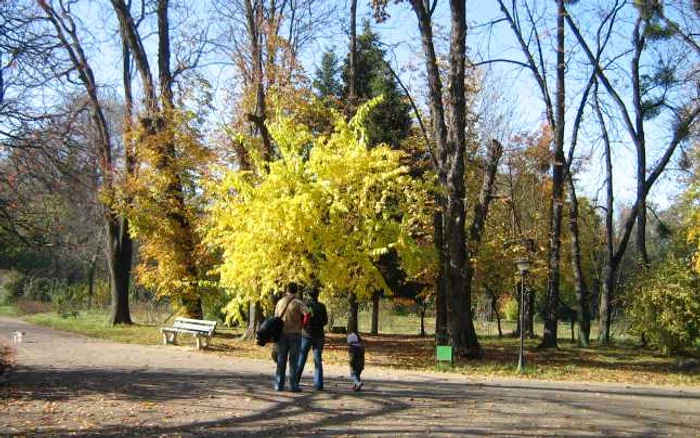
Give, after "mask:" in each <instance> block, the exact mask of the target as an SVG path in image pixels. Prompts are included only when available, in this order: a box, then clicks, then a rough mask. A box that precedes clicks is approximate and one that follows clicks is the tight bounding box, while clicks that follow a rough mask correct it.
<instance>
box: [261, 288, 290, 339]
mask: <svg viewBox="0 0 700 438" xmlns="http://www.w3.org/2000/svg"><path fill="white" fill-rule="evenodd" d="M293 300H294V298H292V299H291V300H289V301H287V304H285V306H284V310H282V314H281V315H280V316H271V317H269V318H267V319H266V320H264V321H263V322H262V323H261V324H260V327H258V331H256V332H255V342H256V343H257V344H258V345H260V346H261V347H262V346H264V345H265V344H267V343H268V342H270V341H272V342H277V341H279V340H280V336H281V335H282V329H283V328H284V321H283V320H282V317H283V316H284V314H285V312H286V311H287V307H288V306H289V303H291V302H292V301H293Z"/></svg>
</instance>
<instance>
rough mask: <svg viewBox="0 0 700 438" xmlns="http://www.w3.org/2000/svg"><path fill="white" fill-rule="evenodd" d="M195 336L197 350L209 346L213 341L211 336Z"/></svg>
mask: <svg viewBox="0 0 700 438" xmlns="http://www.w3.org/2000/svg"><path fill="white" fill-rule="evenodd" d="M194 337H195V338H196V339H197V350H202V349H204V348H207V347H208V346H209V343H210V342H211V336H204V335H195V336H194Z"/></svg>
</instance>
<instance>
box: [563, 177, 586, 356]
mask: <svg viewBox="0 0 700 438" xmlns="http://www.w3.org/2000/svg"><path fill="white" fill-rule="evenodd" d="M566 181H567V185H568V187H569V203H570V205H569V230H570V231H571V256H572V257H571V264H572V268H573V271H574V289H575V292H576V317H577V319H578V327H579V333H578V344H579V346H582V347H587V346H588V340H589V338H590V334H591V317H590V313H589V311H588V290H587V288H586V283H585V279H584V278H583V269H582V268H581V244H580V242H579V229H578V216H579V214H578V198H577V197H576V187H575V186H574V180H573V178H572V176H571V173H570V172H567V177H566Z"/></svg>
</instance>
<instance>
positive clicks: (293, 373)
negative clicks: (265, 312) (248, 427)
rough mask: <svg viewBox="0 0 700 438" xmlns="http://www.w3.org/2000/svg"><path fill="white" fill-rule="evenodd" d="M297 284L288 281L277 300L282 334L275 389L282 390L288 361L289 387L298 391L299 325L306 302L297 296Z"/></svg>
mask: <svg viewBox="0 0 700 438" xmlns="http://www.w3.org/2000/svg"><path fill="white" fill-rule="evenodd" d="M296 294H297V284H296V283H289V284H288V285H287V293H286V294H285V295H284V296H283V297H282V298H281V299H280V300H279V301H278V302H277V305H276V306H275V316H279V317H280V318H282V321H284V326H283V328H282V335H281V336H280V339H279V341H277V371H276V372H275V390H277V391H283V390H284V380H285V377H286V371H287V361H289V389H290V391H292V392H298V391H299V390H300V389H299V373H298V371H297V366H298V363H299V347H300V344H301V325H302V320H303V319H304V315H305V314H307V313H308V309H307V308H306V304H304V302H303V301H301V300H300V299H299V298H297V295H296Z"/></svg>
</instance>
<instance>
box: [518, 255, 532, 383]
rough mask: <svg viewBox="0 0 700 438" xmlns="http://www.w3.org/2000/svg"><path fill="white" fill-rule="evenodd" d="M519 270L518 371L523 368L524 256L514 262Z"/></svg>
mask: <svg viewBox="0 0 700 438" xmlns="http://www.w3.org/2000/svg"><path fill="white" fill-rule="evenodd" d="M515 265H516V266H517V267H518V271H519V272H520V315H519V319H520V349H519V351H518V372H521V371H522V370H523V368H525V274H527V271H528V270H529V269H530V261H529V260H528V259H526V258H521V259H518V260H517V261H516V262H515Z"/></svg>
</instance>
